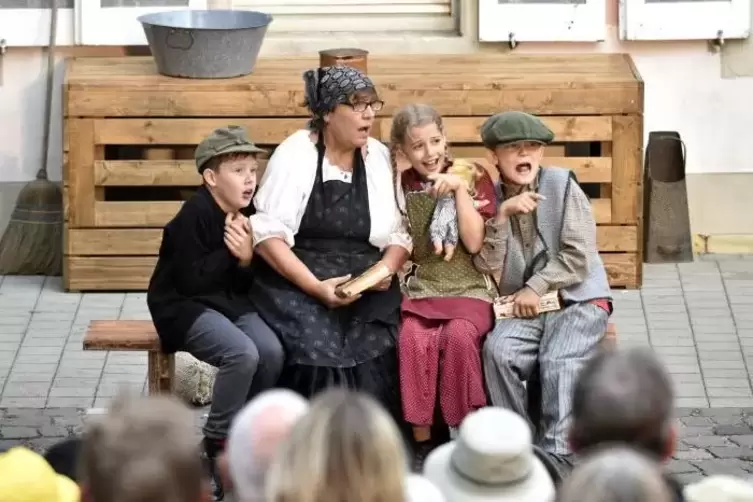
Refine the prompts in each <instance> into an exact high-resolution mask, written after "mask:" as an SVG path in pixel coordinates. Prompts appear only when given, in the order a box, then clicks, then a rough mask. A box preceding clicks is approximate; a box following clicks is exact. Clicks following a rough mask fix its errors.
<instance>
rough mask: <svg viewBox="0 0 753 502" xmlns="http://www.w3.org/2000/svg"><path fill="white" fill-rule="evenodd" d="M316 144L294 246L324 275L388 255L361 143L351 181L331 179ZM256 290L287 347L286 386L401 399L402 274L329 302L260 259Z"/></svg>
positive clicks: (361, 267) (354, 270) (356, 269)
mask: <svg viewBox="0 0 753 502" xmlns="http://www.w3.org/2000/svg"><path fill="white" fill-rule="evenodd" d="M320 136H321V135H320ZM317 151H318V159H317V167H316V178H315V181H314V186H313V188H312V191H311V196H310V197H309V201H308V204H307V206H306V211H305V213H304V215H303V218H302V219H301V224H300V227H299V230H298V233H297V235H296V237H295V240H296V242H295V246H294V247H293V248H292V251H293V252H294V253H295V254H296V256H298V258H299V259H300V260H301V261H302V262H303V263H304V264H305V265H306V266H307V267H308V268H309V270H311V272H312V273H313V274H314V275H315V276H316V277H317V278H318V279H320V280H323V279H328V278H331V277H338V276H344V275H347V274H353V277H355V276H356V275H357V274H360V273H361V272H363V271H365V270H366V269H368V268H369V267H371V266H372V265H374V264H375V263H376V262H377V261H379V260H380V259H381V256H382V253H381V252H380V251H379V249H378V248H377V247H375V246H373V245H372V244H371V243H370V242H369V235H370V233H371V215H370V213H369V193H368V187H367V183H366V166H365V164H364V160H363V156H362V154H361V151H360V150H356V152H355V153H354V162H353V175H352V176H353V179H352V183H347V182H345V181H339V180H331V181H327V182H324V179H323V169H322V166H323V163H324V144H323V142H322V141H321V140H319V141H318V143H317ZM285 168H287V169H295V168H296V166H285ZM250 295H251V299H252V301H253V302H254V304H255V306H256V308H257V309H258V312H259V314H260V315H261V317H262V318H263V319H264V320H265V321H266V322H267V324H269V326H270V327H271V328H272V329H273V330H274V331H276V332H277V334H278V336H279V337H280V339H281V341H282V343H283V345H284V347H285V350H286V369H285V371H284V372H283V377H282V379H281V385H283V386H286V387H290V388H292V389H293V390H295V391H296V392H299V393H300V394H302V395H304V396H307V397H310V396H311V395H313V394H315V393H316V392H318V391H319V390H321V389H323V388H325V387H330V386H344V387H349V388H355V389H358V390H362V391H366V392H370V393H372V394H375V397H377V398H378V399H379V400H380V401H382V402H383V404H384V405H386V406H387V407H388V408H392V411H395V410H394V404H395V403H394V401H396V402H397V403H398V407H399V395H398V394H397V392H398V391H397V387H398V384H397V382H398V378H399V377H398V374H397V360H396V355H395V344H396V339H397V329H398V325H399V321H400V300H401V294H400V288H399V284H398V281H397V278H393V281H392V285H391V286H390V288H389V290H387V291H383V292H381V291H367V292H365V293H364V294H363V296H362V297H361V298H360V299H359V300H357V301H356V302H354V303H352V304H350V305H348V306H345V307H338V308H334V309H330V308H328V307H326V306H325V305H324V304H322V303H321V302H320V301H319V300H318V299H316V298H313V297H311V296H309V295H307V294H306V293H305V292H303V291H301V289H300V288H298V286H296V285H295V284H293V283H292V282H290V281H288V280H287V279H285V278H284V277H282V276H281V275H279V274H278V273H277V272H275V271H274V270H273V269H272V268H271V267H270V266H269V265H267V264H266V263H264V262H263V261H261V260H260V263H259V266H258V268H257V270H256V277H255V280H254V284H253V286H252V289H251V293H250ZM385 401H388V402H385Z"/></svg>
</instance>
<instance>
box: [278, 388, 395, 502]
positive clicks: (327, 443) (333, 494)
mask: <svg viewBox="0 0 753 502" xmlns="http://www.w3.org/2000/svg"><path fill="white" fill-rule="evenodd" d="M406 464H407V461H406V458H405V451H404V447H403V443H402V439H401V436H400V432H399V431H398V429H397V426H396V425H395V423H394V422H393V420H392V418H391V417H390V416H389V415H388V414H387V412H386V411H385V410H384V409H383V408H382V407H381V406H380V405H379V404H377V403H376V402H375V401H374V400H373V399H371V398H370V397H368V396H365V395H361V394H357V393H353V392H348V391H342V390H331V391H326V392H324V393H322V394H320V395H319V396H318V397H316V398H315V399H314V400H313V401H312V402H311V408H310V409H309V412H308V413H307V414H306V415H305V416H304V417H303V418H301V419H300V420H299V421H298V423H297V424H296V425H295V426H294V427H293V431H292V433H291V435H290V437H289V438H288V440H287V441H286V442H285V444H284V446H283V448H282V450H281V451H280V452H279V455H278V456H277V457H276V458H275V460H274V461H273V463H272V466H271V467H270V470H269V472H268V477H267V495H268V496H267V502H350V501H356V500H357V501H358V502H403V501H404V500H405V498H406V496H405V475H406V470H407V468H406Z"/></svg>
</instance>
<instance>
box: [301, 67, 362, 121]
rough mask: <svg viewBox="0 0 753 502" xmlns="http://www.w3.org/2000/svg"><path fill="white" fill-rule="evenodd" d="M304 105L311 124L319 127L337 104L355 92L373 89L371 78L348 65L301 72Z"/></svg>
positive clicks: (346, 100)
mask: <svg viewBox="0 0 753 502" xmlns="http://www.w3.org/2000/svg"><path fill="white" fill-rule="evenodd" d="M303 81H304V86H305V95H306V105H307V106H308V108H309V110H311V114H312V115H313V116H314V118H313V119H312V121H311V125H312V126H314V127H316V128H319V127H321V125H322V119H323V117H324V115H326V114H327V113H329V112H331V111H332V110H334V109H335V107H336V106H337V105H340V104H343V103H347V102H348V98H349V97H350V96H351V95H352V94H353V93H355V92H358V91H363V90H366V89H373V88H374V84H373V83H372V81H371V79H370V78H369V77H367V76H366V75H364V74H363V73H361V72H360V71H358V70H356V69H355V68H351V67H350V66H325V67H324V68H318V69H316V70H308V71H306V72H305V73H304V74H303Z"/></svg>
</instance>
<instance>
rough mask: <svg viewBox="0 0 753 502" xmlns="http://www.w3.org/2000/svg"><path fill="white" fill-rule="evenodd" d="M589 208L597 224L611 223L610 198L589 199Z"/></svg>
mask: <svg viewBox="0 0 753 502" xmlns="http://www.w3.org/2000/svg"><path fill="white" fill-rule="evenodd" d="M591 208H592V209H593V212H594V219H595V220H596V224H597V225H607V224H609V223H612V201H611V200H610V199H591Z"/></svg>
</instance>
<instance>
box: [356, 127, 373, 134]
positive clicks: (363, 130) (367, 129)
mask: <svg viewBox="0 0 753 502" xmlns="http://www.w3.org/2000/svg"><path fill="white" fill-rule="evenodd" d="M358 132H360V133H361V134H369V133H370V132H371V126H363V127H359V128H358Z"/></svg>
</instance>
